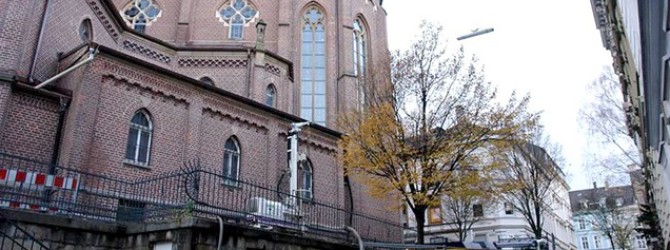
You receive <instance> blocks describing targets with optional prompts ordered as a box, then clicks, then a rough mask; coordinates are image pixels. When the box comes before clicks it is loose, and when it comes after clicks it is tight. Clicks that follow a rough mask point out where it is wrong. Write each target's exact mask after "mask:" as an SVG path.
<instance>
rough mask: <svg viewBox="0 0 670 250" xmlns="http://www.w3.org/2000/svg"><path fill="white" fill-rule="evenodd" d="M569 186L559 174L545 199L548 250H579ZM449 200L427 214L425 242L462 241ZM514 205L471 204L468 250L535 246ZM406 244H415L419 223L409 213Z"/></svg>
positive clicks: (493, 203)
mask: <svg viewBox="0 0 670 250" xmlns="http://www.w3.org/2000/svg"><path fill="white" fill-rule="evenodd" d="M569 190H570V187H569V185H568V184H567V182H566V181H565V175H564V174H563V173H562V172H560V170H559V175H557V179H554V180H553V181H552V183H551V187H550V188H549V192H548V193H547V194H546V196H545V197H546V198H545V199H544V200H545V201H546V203H545V204H544V207H545V208H548V209H545V210H544V213H543V218H542V221H543V223H542V229H543V238H544V239H545V240H546V242H547V244H548V247H549V249H565V250H569V249H576V246H575V243H574V231H573V227H572V222H571V218H572V212H571V209H570V202H569V196H568V192H569ZM448 199H449V198H448V197H443V201H442V202H441V204H440V206H436V207H432V208H429V210H428V211H427V212H426V217H427V218H426V220H425V221H426V225H425V229H424V230H425V235H424V241H425V242H426V243H443V242H458V241H459V226H458V225H456V224H455V223H454V221H456V219H455V218H453V215H450V214H452V213H449V212H447V211H449V207H448V205H447V204H448V202H447V200H448ZM513 207H514V206H512V205H511V204H508V203H506V202H505V201H504V199H503V198H502V197H498V198H497V199H494V200H493V201H490V202H488V203H477V202H474V204H472V209H470V211H471V212H472V213H471V216H470V219H473V218H474V220H473V221H475V222H474V223H473V224H472V226H471V227H470V230H468V231H467V237H466V239H465V240H464V241H463V243H464V244H465V246H466V247H468V249H478V248H479V249H518V248H526V247H530V246H532V245H533V244H535V243H534V242H535V239H534V238H535V237H534V234H533V231H532V230H531V227H530V226H529V223H528V222H527V220H526V218H525V217H524V216H523V214H521V213H520V212H519V211H517V210H515V209H514V208H513ZM405 214H406V216H405V218H406V221H405V223H406V226H407V227H408V228H410V230H405V233H404V235H405V242H414V241H415V240H416V233H415V231H414V230H411V229H413V228H416V220H415V219H414V215H413V214H412V213H411V211H410V212H406V213H405Z"/></svg>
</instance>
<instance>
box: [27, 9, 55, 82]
mask: <svg viewBox="0 0 670 250" xmlns="http://www.w3.org/2000/svg"><path fill="white" fill-rule="evenodd" d="M50 7H51V1H49V0H46V1H45V2H44V11H43V12H42V21H41V22H40V33H39V35H38V36H37V44H36V45H35V49H34V50H33V61H32V62H31V63H30V69H29V71H28V81H29V82H33V74H34V73H35V66H36V65H37V54H38V53H39V51H40V47H41V46H42V37H43V36H44V26H46V22H47V16H48V15H49V9H50Z"/></svg>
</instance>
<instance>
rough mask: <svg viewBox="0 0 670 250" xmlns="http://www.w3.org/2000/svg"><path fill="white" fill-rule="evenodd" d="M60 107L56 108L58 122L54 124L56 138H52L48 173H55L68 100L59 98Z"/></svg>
mask: <svg viewBox="0 0 670 250" xmlns="http://www.w3.org/2000/svg"><path fill="white" fill-rule="evenodd" d="M59 101H60V107H59V108H58V124H57V125H56V136H55V137H56V138H54V146H53V152H52V154H51V165H50V166H49V174H50V175H52V174H55V173H56V166H57V165H58V160H59V158H60V144H61V141H62V138H63V125H64V123H65V113H66V112H67V106H68V102H67V101H66V100H65V98H63V97H61V98H60V99H59Z"/></svg>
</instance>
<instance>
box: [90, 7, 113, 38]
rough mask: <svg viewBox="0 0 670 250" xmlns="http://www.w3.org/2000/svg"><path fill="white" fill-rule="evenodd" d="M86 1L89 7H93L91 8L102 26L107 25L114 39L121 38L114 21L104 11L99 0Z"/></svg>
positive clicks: (106, 28) (106, 27) (108, 31)
mask: <svg viewBox="0 0 670 250" xmlns="http://www.w3.org/2000/svg"><path fill="white" fill-rule="evenodd" d="M86 3H87V4H88V6H89V7H91V10H92V11H93V13H95V16H96V17H98V20H100V23H101V24H102V26H103V27H105V30H107V33H109V35H110V36H111V37H112V39H114V41H117V40H118V39H119V31H118V30H117V29H116V27H115V26H114V21H113V20H110V18H109V17H108V16H107V13H105V11H103V7H102V6H100V4H99V3H98V0H86Z"/></svg>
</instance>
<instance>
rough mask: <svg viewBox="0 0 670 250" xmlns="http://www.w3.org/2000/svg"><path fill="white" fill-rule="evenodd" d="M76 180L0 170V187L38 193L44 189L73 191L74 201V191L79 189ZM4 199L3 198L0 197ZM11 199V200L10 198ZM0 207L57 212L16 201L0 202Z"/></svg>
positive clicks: (21, 171)
mask: <svg viewBox="0 0 670 250" xmlns="http://www.w3.org/2000/svg"><path fill="white" fill-rule="evenodd" d="M78 185H79V181H78V178H75V177H63V176H56V175H50V174H44V173H40V172H31V171H23V170H17V169H4V168H0V186H8V187H9V188H18V189H19V192H20V191H21V190H33V191H39V190H41V189H44V188H58V189H65V190H75V194H74V196H75V197H74V198H73V199H76V191H77V190H78V189H79V186H78ZM0 198H4V197H0ZM10 199H11V198H10ZM0 207H7V208H13V209H26V210H33V211H42V212H44V211H50V212H57V211H58V210H59V209H58V208H48V207H44V206H40V205H37V204H30V203H22V202H18V201H11V200H10V201H7V200H0Z"/></svg>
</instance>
